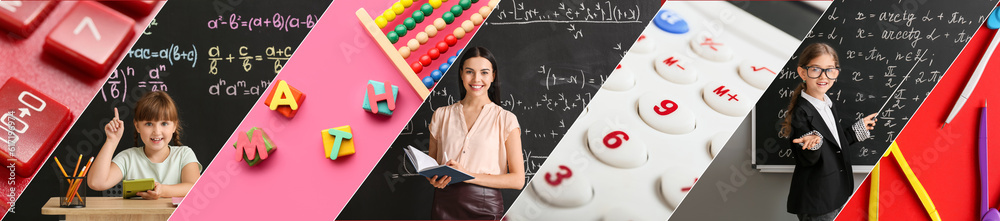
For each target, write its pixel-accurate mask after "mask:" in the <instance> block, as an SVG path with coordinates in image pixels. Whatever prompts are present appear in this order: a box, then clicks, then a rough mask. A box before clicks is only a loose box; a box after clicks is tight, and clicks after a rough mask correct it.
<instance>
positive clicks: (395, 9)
mask: <svg viewBox="0 0 1000 221" xmlns="http://www.w3.org/2000/svg"><path fill="white" fill-rule="evenodd" d="M405 9H406V8H403V3H400V2H396V3H392V13H395V14H397V15H398V14H403V10H405Z"/></svg>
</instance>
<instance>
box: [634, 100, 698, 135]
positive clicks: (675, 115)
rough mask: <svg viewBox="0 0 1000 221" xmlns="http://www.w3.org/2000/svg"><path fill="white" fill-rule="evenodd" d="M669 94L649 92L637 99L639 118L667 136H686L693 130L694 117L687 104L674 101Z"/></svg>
mask: <svg viewBox="0 0 1000 221" xmlns="http://www.w3.org/2000/svg"><path fill="white" fill-rule="evenodd" d="M669 94H670V93H669V92H650V93H646V94H644V95H642V96H641V97H639V105H638V108H639V117H642V120H643V121H645V122H646V124H648V125H649V126H650V127H652V128H654V129H656V130H659V131H660V132H664V133H668V134H686V133H688V132H691V131H693V130H694V128H695V116H694V112H692V111H691V107H688V106H685V105H688V104H687V103H681V101H677V100H674V98H671V96H669Z"/></svg>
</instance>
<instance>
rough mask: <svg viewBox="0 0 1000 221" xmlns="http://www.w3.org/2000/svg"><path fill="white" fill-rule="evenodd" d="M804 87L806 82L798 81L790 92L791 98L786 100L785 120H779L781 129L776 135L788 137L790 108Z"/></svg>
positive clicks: (792, 107)
mask: <svg viewBox="0 0 1000 221" xmlns="http://www.w3.org/2000/svg"><path fill="white" fill-rule="evenodd" d="M804 89H806V83H799V86H798V87H795V91H793V92H792V100H791V101H789V102H788V109H785V111H786V112H785V120H784V121H782V122H781V131H779V132H778V136H780V137H784V138H788V137H789V136H790V135H791V134H792V110H793V109H795V103H797V102H798V100H799V95H800V94H802V90H804Z"/></svg>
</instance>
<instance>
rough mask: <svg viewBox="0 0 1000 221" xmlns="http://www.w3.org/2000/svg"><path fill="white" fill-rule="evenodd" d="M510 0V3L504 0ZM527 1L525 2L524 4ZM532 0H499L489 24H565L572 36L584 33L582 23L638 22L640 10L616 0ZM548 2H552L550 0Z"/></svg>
mask: <svg viewBox="0 0 1000 221" xmlns="http://www.w3.org/2000/svg"><path fill="white" fill-rule="evenodd" d="M507 2H510V4H509V5H507V4H505V3H507ZM525 3H528V4H529V5H528V6H525ZM531 4H544V3H539V2H534V1H527V2H526V1H514V0H511V1H502V2H501V5H500V6H497V8H496V9H495V10H499V11H497V13H494V14H496V19H499V21H495V22H490V25H518V24H536V23H537V24H565V26H563V27H562V28H561V29H562V30H563V31H565V32H566V33H568V34H570V35H571V36H572V37H573V39H581V38H583V37H584V36H585V35H589V34H586V33H585V32H584V29H585V27H584V26H585V24H625V23H633V24H641V23H642V21H641V10H639V6H638V5H635V4H631V5H623V4H621V3H620V2H618V1H582V2H580V3H579V4H567V3H566V2H559V3H558V4H555V5H546V6H537V5H531ZM549 4H551V3H549Z"/></svg>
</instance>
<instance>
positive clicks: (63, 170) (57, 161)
mask: <svg viewBox="0 0 1000 221" xmlns="http://www.w3.org/2000/svg"><path fill="white" fill-rule="evenodd" d="M55 158H56V165H59V170H60V171H62V173H63V176H64V177H69V175H66V169H63V165H62V163H60V162H59V157H55Z"/></svg>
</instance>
